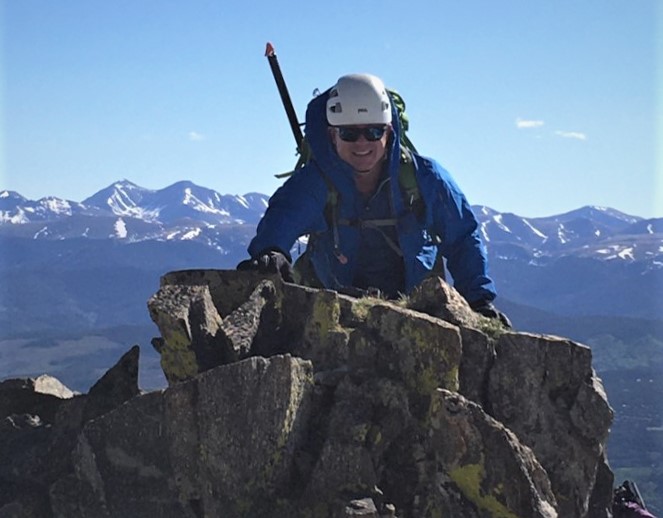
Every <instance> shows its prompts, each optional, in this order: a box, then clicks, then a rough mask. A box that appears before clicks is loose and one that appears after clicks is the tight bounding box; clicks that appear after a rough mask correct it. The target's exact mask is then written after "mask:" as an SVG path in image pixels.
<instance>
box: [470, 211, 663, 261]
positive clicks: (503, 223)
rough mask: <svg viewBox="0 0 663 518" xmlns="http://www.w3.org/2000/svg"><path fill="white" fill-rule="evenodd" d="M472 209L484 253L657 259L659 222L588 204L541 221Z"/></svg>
mask: <svg viewBox="0 0 663 518" xmlns="http://www.w3.org/2000/svg"><path fill="white" fill-rule="evenodd" d="M474 209H475V210H474V212H475V214H476V216H477V219H478V220H479V224H480V228H481V233H482V236H483V239H484V241H485V242H486V245H487V247H488V249H489V250H491V249H492V252H493V253H495V254H502V255H503V256H504V257H505V258H508V257H513V256H514V255H516V256H518V257H524V256H531V257H532V258H533V259H537V258H546V257H560V256H568V255H576V256H582V257H589V256H592V257H595V258H597V259H622V260H626V261H634V260H636V259H637V260H643V261H646V260H651V261H654V264H656V262H657V261H661V260H662V259H663V218H658V219H649V220H646V219H643V218H641V217H637V216H631V215H628V214H624V213H622V212H619V211H617V210H614V209H610V208H604V207H594V206H587V207H582V208H580V209H577V210H574V211H571V212H567V213H564V214H560V215H555V216H549V217H542V218H524V217H521V216H517V215H515V214H511V213H499V212H497V211H495V210H493V209H490V208H488V207H475V208H474ZM513 258H515V257H513ZM660 266H663V264H660Z"/></svg>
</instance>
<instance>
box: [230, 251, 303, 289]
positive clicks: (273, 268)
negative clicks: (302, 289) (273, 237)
mask: <svg viewBox="0 0 663 518" xmlns="http://www.w3.org/2000/svg"><path fill="white" fill-rule="evenodd" d="M237 269H238V270H241V271H247V270H253V271H257V272H260V273H278V274H279V275H281V278H282V279H283V280H284V281H285V282H295V278H294V275H293V271H292V265H291V264H290V261H289V260H288V258H287V257H286V256H285V255H284V254H283V253H281V252H278V251H276V250H267V251H265V252H263V253H261V254H260V255H258V257H257V258H256V259H246V260H244V261H242V262H241V263H239V264H238V265H237Z"/></svg>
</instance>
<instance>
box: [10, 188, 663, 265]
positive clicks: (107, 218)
mask: <svg viewBox="0 0 663 518" xmlns="http://www.w3.org/2000/svg"><path fill="white" fill-rule="evenodd" d="M267 202H268V197H267V196H266V195H263V194H258V193H250V194H245V195H244V196H236V195H222V194H219V193H218V192H216V191H214V190H212V189H208V188H206V187H201V186H198V185H196V184H194V183H192V182H189V181H181V182H177V183H174V184H172V185H170V186H168V187H165V188H163V189H159V190H150V189H146V188H144V187H141V186H138V185H136V184H135V183H132V182H130V181H128V180H122V181H118V182H115V183H113V184H111V185H109V186H108V187H106V188H105V189H102V190H100V191H99V192H97V193H95V194H94V195H92V196H90V197H89V198H86V199H85V200H83V201H82V202H80V203H78V202H73V201H69V200H62V199H58V198H54V197H47V198H42V199H40V200H37V201H32V200H28V199H26V198H24V197H23V196H21V195H20V194H18V193H16V192H12V191H3V192H0V235H4V236H13V237H22V238H32V239H51V240H62V239H73V238H87V239H112V240H117V241H121V242H125V243H131V242H140V241H151V240H152V241H195V242H198V243H201V244H203V245H205V246H209V247H211V248H213V249H216V250H217V251H222V252H223V251H224V249H223V246H222V245H221V242H227V241H228V239H231V241H233V240H232V238H230V237H229V236H231V235H232V234H233V233H235V234H236V235H245V234H250V233H251V232H252V230H250V228H252V227H253V225H255V224H257V223H258V221H259V220H260V218H261V217H262V215H263V214H264V211H265V209H266V207H267ZM474 212H475V214H476V216H477V219H478V220H479V224H480V231H481V234H482V236H483V239H484V241H485V243H486V245H487V247H488V250H489V253H490V254H491V255H493V256H496V257H499V258H501V259H503V260H508V259H512V260H514V259H518V260H523V261H529V262H535V263H538V264H543V263H544V262H545V261H547V260H550V259H551V258H558V257H563V256H577V257H592V258H595V259H599V260H618V261H619V260H621V261H626V262H629V261H630V262H633V261H645V262H647V263H648V264H649V267H650V268H660V267H663V219H650V220H645V219H643V218H641V217H638V216H632V215H628V214H624V213H622V212H619V211H617V210H615V209H611V208H605V207H595V206H586V207H582V208H579V209H577V210H573V211H570V212H567V213H564V214H559V215H553V216H548V217H538V218H526V217H522V216H519V215H516V214H513V213H509V212H498V211H496V210H494V209H491V208H490V207H485V206H475V207H474ZM226 252H227V251H226Z"/></svg>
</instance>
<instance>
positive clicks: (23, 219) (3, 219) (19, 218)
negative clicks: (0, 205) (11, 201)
mask: <svg viewBox="0 0 663 518" xmlns="http://www.w3.org/2000/svg"><path fill="white" fill-rule="evenodd" d="M0 223H11V224H12V225H23V224H25V223H30V220H29V219H28V218H27V216H26V215H25V212H23V210H22V209H18V212H17V213H16V214H14V215H10V213H9V212H6V211H0Z"/></svg>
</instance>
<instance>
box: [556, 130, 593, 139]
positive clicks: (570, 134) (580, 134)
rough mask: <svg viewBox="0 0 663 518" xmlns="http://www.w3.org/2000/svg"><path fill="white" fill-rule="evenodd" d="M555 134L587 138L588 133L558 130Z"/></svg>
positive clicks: (563, 136)
mask: <svg viewBox="0 0 663 518" xmlns="http://www.w3.org/2000/svg"><path fill="white" fill-rule="evenodd" d="M555 135H557V136H558V137H562V138H574V139H576V140H587V135H585V134H584V133H580V132H579V131H556V132H555Z"/></svg>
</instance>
